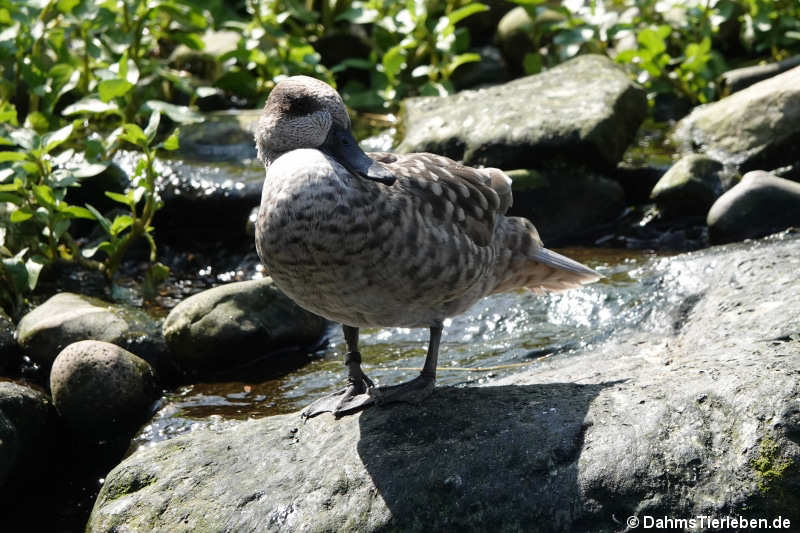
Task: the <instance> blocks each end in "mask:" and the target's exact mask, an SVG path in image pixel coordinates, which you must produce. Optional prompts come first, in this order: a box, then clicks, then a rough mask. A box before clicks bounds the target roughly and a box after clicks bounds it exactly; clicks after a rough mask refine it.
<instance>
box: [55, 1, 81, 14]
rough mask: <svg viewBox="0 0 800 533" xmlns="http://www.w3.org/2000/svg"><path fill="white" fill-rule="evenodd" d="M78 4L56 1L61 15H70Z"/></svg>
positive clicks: (76, 2) (75, 2)
mask: <svg viewBox="0 0 800 533" xmlns="http://www.w3.org/2000/svg"><path fill="white" fill-rule="evenodd" d="M79 3H80V0H58V4H56V5H57V6H58V10H59V11H61V12H62V13H70V12H72V9H73V8H74V7H75V6H77V5H78V4H79Z"/></svg>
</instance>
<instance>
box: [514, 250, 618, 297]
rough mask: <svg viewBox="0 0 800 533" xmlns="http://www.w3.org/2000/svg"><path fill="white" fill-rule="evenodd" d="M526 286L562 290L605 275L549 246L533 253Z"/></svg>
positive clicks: (534, 288) (535, 288)
mask: <svg viewBox="0 0 800 533" xmlns="http://www.w3.org/2000/svg"><path fill="white" fill-rule="evenodd" d="M531 259H532V260H533V261H535V264H534V265H531V267H530V269H529V272H530V275H529V276H530V277H529V280H528V283H526V284H525V286H526V287H528V288H530V289H532V290H546V291H562V290H565V289H572V288H575V287H580V286H581V285H585V284H587V283H593V282H595V281H597V280H598V279H600V278H602V277H603V276H602V275H601V274H599V273H598V272H596V271H594V270H592V269H591V268H589V267H587V266H586V265H583V264H581V263H579V262H577V261H575V260H573V259H570V258H569V257H566V256H563V255H561V254H559V253H556V252H554V251H552V250H548V249H547V248H539V249H538V250H536V252H534V253H533V254H532V257H531Z"/></svg>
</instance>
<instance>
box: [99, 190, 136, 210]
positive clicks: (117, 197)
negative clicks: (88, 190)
mask: <svg viewBox="0 0 800 533" xmlns="http://www.w3.org/2000/svg"><path fill="white" fill-rule="evenodd" d="M104 194H105V195H106V196H108V197H109V198H111V199H112V200H114V201H115V202H119V203H121V204H125V205H127V206H131V205H133V201H132V200H133V198H132V197H129V196H127V195H125V194H120V193H118V192H112V191H105V193H104Z"/></svg>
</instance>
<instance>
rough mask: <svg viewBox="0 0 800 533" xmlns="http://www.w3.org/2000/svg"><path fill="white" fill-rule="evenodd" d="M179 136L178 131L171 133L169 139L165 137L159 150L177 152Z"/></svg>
mask: <svg viewBox="0 0 800 533" xmlns="http://www.w3.org/2000/svg"><path fill="white" fill-rule="evenodd" d="M179 135H180V131H179V130H175V131H173V132H172V133H171V134H170V136H169V137H167V138H166V139H165V140H164V142H162V143H161V144H159V145H158V146H159V148H163V149H164V150H170V151H172V150H177V149H178V148H180V143H179V142H178V136H179Z"/></svg>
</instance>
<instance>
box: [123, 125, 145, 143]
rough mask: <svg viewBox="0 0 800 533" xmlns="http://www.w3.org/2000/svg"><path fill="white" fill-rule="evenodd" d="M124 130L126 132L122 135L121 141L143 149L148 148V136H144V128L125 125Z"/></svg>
mask: <svg viewBox="0 0 800 533" xmlns="http://www.w3.org/2000/svg"><path fill="white" fill-rule="evenodd" d="M123 129H124V131H125V132H124V133H123V134H122V135H120V138H121V139H123V140H125V141H128V142H129V143H131V144H135V145H136V146H140V147H142V148H146V147H147V135H145V134H144V132H143V131H142V128H140V127H139V126H137V125H136V124H125V125H124V126H123Z"/></svg>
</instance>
